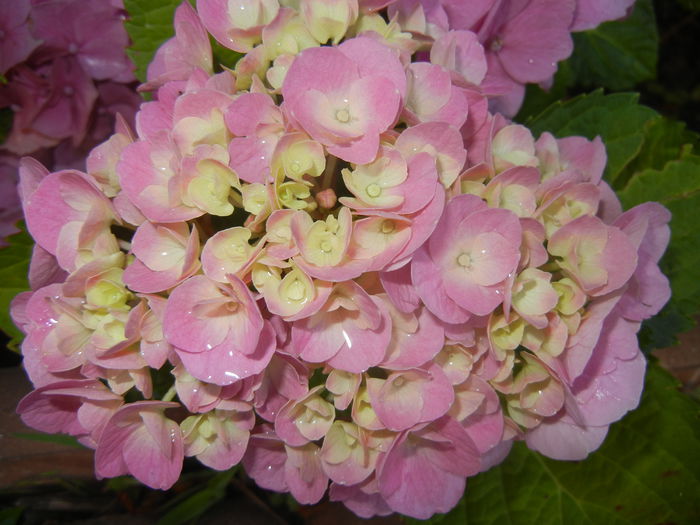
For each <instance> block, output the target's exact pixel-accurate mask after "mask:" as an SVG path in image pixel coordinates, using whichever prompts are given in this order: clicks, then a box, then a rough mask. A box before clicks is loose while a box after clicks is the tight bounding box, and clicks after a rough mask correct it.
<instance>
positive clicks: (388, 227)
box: [382, 220, 396, 233]
mask: <svg viewBox="0 0 700 525" xmlns="http://www.w3.org/2000/svg"><path fill="white" fill-rule="evenodd" d="M395 229H396V226H395V225H394V221H390V220H386V221H384V222H383V223H382V233H391V232H393V231H394V230H395Z"/></svg>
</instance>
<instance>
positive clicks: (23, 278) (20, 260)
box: [0, 231, 34, 348]
mask: <svg viewBox="0 0 700 525" xmlns="http://www.w3.org/2000/svg"><path fill="white" fill-rule="evenodd" d="M7 240H8V242H9V243H10V245H9V246H6V247H5V248H3V249H2V250H0V330H2V331H3V332H5V333H6V334H7V335H9V336H10V337H11V338H12V341H11V342H10V346H11V347H12V348H15V347H16V345H17V343H18V342H19V341H20V340H21V339H22V338H23V337H24V335H23V334H22V332H21V331H20V330H19V329H18V328H17V327H16V326H15V324H14V323H13V322H12V318H11V317H10V302H12V299H14V298H15V296H16V295H17V294H18V293H20V292H25V291H27V290H29V282H28V280H27V273H28V272H29V258H30V257H31V254H32V246H33V245H34V241H33V240H32V238H31V237H30V236H29V235H28V234H27V233H25V232H24V231H22V232H20V233H18V234H16V235H12V236H10V237H9V238H8V239H7Z"/></svg>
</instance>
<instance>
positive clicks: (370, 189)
mask: <svg viewBox="0 0 700 525" xmlns="http://www.w3.org/2000/svg"><path fill="white" fill-rule="evenodd" d="M365 191H366V192H367V195H369V196H370V197H372V198H375V197H379V195H380V194H381V193H382V188H381V187H380V186H379V184H375V183H372V184H370V185H369V186H367V188H366V189H365Z"/></svg>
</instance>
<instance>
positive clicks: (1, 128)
mask: <svg viewBox="0 0 700 525" xmlns="http://www.w3.org/2000/svg"><path fill="white" fill-rule="evenodd" d="M13 116H14V112H13V111H12V110H11V109H10V108H0V144H2V143H3V142H5V140H6V139H7V136H8V135H9V134H10V131H11V130H12V118H13Z"/></svg>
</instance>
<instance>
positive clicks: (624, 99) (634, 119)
mask: <svg viewBox="0 0 700 525" xmlns="http://www.w3.org/2000/svg"><path fill="white" fill-rule="evenodd" d="M638 99H639V96H638V95H636V94H633V93H616V94H613V95H604V94H603V92H602V91H600V90H598V91H594V92H593V93H590V94H587V95H580V96H578V97H576V98H573V99H571V100H568V101H566V102H557V103H556V104H553V105H551V106H550V107H548V108H547V109H546V110H544V111H543V112H542V113H540V114H539V115H538V116H537V117H534V118H532V119H529V120H528V121H527V122H526V125H527V126H529V127H530V129H532V132H533V134H534V135H535V136H537V135H539V134H541V133H543V132H545V131H549V132H550V133H552V134H553V135H555V136H556V137H568V136H571V135H583V136H584V137H588V138H589V139H593V138H595V137H596V136H597V135H600V136H601V138H602V139H603V141H604V142H605V147H606V149H607V152H608V166H607V168H606V170H605V173H606V177H607V179H608V180H609V181H613V182H614V180H615V179H616V178H617V177H618V176H619V175H620V173H621V172H622V171H623V169H624V168H625V166H627V165H628V164H629V163H630V162H631V161H632V160H633V159H634V158H635V157H637V155H639V153H640V151H641V148H642V144H643V143H644V139H645V129H646V128H645V125H646V124H647V123H648V122H649V121H651V120H653V119H655V118H658V114H657V113H656V112H655V111H654V110H653V109H651V108H648V107H646V106H641V105H639V104H638V103H637V101H638Z"/></svg>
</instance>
